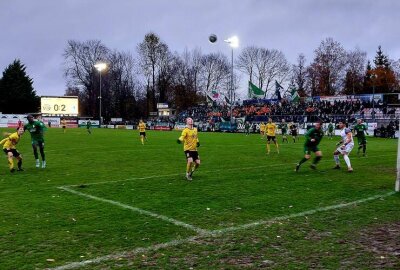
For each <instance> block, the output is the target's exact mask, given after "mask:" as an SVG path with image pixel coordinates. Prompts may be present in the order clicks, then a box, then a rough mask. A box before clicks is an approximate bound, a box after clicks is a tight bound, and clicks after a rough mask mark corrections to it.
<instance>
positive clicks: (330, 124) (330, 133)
mask: <svg viewBox="0 0 400 270" xmlns="http://www.w3.org/2000/svg"><path fill="white" fill-rule="evenodd" d="M334 131H335V127H334V126H333V124H332V122H329V125H328V138H329V139H331V140H332V138H333V134H334Z"/></svg>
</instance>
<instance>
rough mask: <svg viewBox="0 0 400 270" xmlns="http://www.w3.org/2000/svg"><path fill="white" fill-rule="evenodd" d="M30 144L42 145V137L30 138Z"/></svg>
mask: <svg viewBox="0 0 400 270" xmlns="http://www.w3.org/2000/svg"><path fill="white" fill-rule="evenodd" d="M32 145H39V146H42V145H44V139H43V138H42V139H32Z"/></svg>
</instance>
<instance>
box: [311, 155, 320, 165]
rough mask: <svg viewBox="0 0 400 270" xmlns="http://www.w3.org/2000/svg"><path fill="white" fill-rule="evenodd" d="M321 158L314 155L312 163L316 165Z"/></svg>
mask: <svg viewBox="0 0 400 270" xmlns="http://www.w3.org/2000/svg"><path fill="white" fill-rule="evenodd" d="M321 159H322V157H321V156H316V157H315V158H314V160H313V164H315V165H317V163H318V162H319V161H320V160H321Z"/></svg>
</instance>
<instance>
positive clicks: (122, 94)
mask: <svg viewBox="0 0 400 270" xmlns="http://www.w3.org/2000/svg"><path fill="white" fill-rule="evenodd" d="M109 62H110V69H109V71H108V84H109V85H108V87H107V88H106V89H107V90H108V91H105V94H106V95H105V100H104V104H105V105H108V106H105V116H109V117H112V116H113V117H123V118H127V119H131V118H134V117H138V116H142V115H141V113H140V112H138V110H137V100H138V99H140V97H141V94H140V92H141V85H140V83H139V81H138V79H137V77H136V74H135V66H136V62H135V59H134V58H133V56H132V54H130V53H127V52H118V51H114V52H113V53H111V54H110V57H109Z"/></svg>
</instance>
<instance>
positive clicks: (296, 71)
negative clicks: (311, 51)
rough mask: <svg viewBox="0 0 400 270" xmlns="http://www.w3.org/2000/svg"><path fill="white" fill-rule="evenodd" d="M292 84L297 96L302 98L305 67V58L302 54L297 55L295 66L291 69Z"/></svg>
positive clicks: (304, 85)
mask: <svg viewBox="0 0 400 270" xmlns="http://www.w3.org/2000/svg"><path fill="white" fill-rule="evenodd" d="M292 74H293V83H294V84H295V87H296V88H297V91H298V94H299V95H300V96H301V97H303V96H305V94H306V89H305V88H306V80H307V67H306V57H305V55H304V54H302V53H301V54H299V56H298V57H297V64H295V65H293V67H292Z"/></svg>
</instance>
